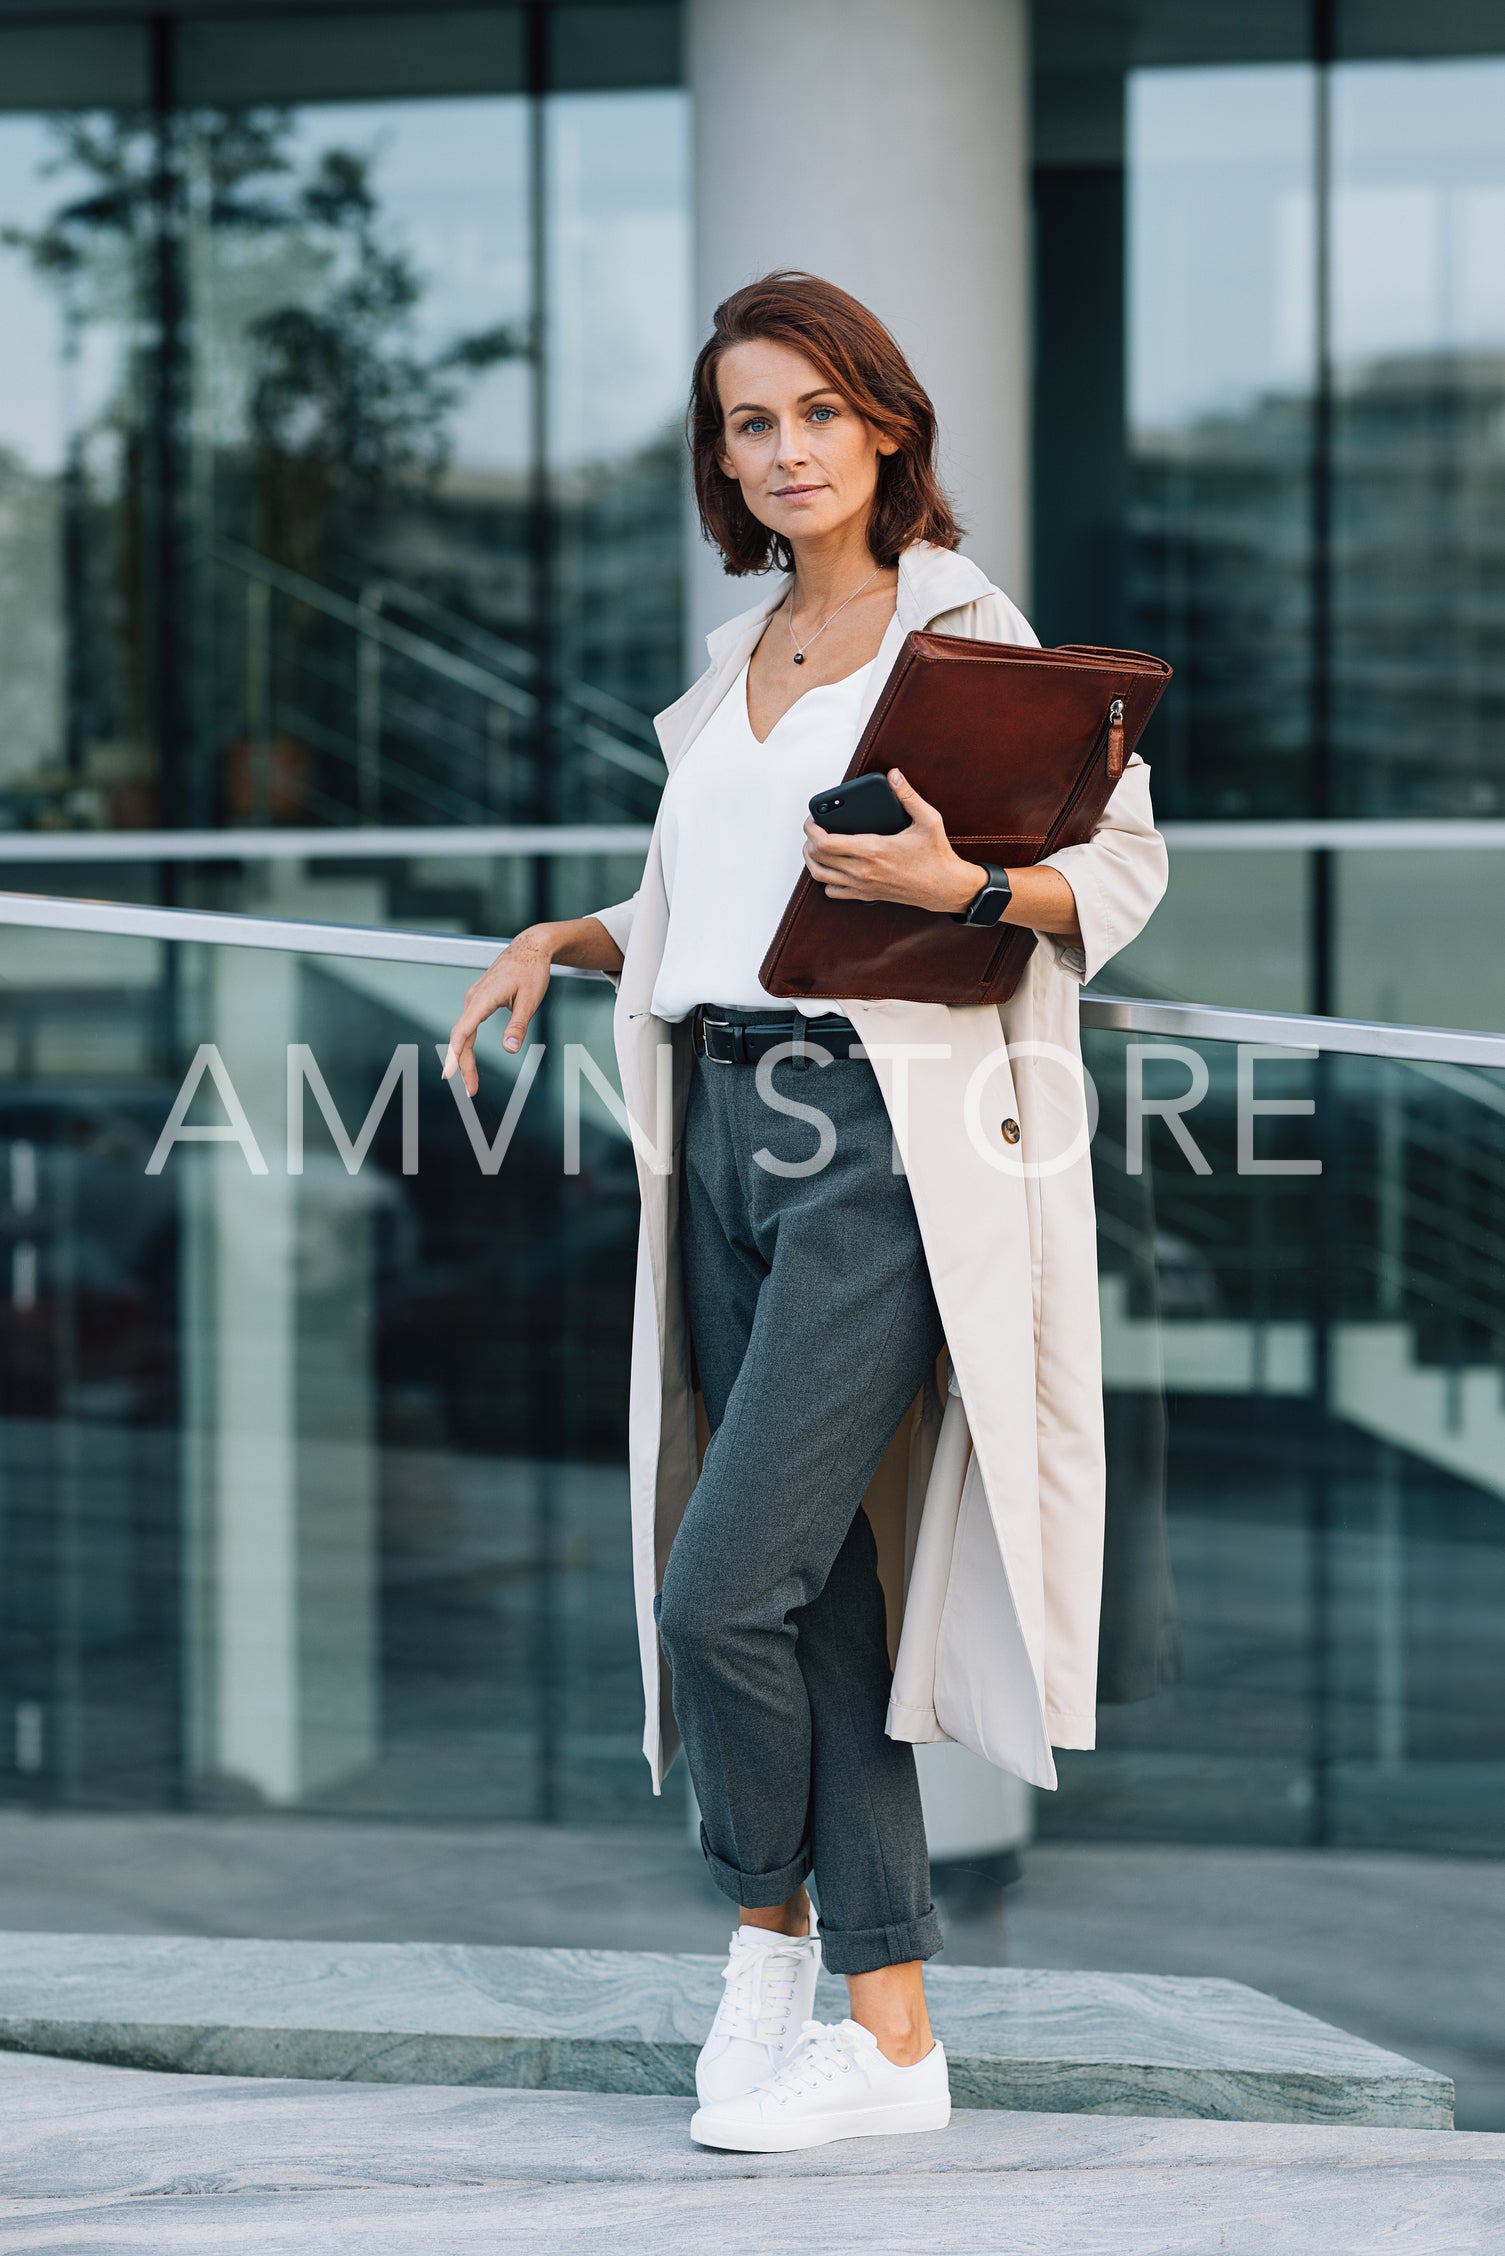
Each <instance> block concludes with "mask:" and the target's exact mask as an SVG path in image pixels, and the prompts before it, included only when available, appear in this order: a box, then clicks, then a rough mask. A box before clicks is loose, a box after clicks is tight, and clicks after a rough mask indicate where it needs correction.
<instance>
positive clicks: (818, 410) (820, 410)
mask: <svg viewBox="0 0 1505 2256" xmlns="http://www.w3.org/2000/svg"><path fill="white" fill-rule="evenodd" d="M835 413H836V410H835V408H834V407H812V408H811V410H810V418H811V421H812V422H813V421H814V419H815V417H816V416H817V415H834V414H835Z"/></svg>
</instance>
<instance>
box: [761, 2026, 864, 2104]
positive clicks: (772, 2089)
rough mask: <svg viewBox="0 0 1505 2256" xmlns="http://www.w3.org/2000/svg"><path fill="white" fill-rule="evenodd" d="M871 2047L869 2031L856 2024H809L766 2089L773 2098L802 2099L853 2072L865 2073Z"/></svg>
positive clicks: (804, 2027)
mask: <svg viewBox="0 0 1505 2256" xmlns="http://www.w3.org/2000/svg"><path fill="white" fill-rule="evenodd" d="M871 2046H872V2039H871V2038H870V2037H869V2036H868V2034H867V2031H866V2030H865V2029H859V2028H858V2026H857V2024H856V2022H855V2021H836V2022H831V2021H806V2022H805V2023H804V2024H803V2025H802V2027H801V2029H800V2035H799V2042H798V2044H796V2046H795V2048H794V2050H793V2052H791V2054H790V2055H789V2058H788V2059H787V2060H786V2061H785V2063H784V2065H783V2067H782V2068H780V2069H779V2071H778V2073H777V2074H776V2075H775V2076H773V2077H772V2078H771V2079H770V2081H769V2082H768V2083H767V2084H766V2085H765V2086H764V2089H765V2091H766V2092H767V2093H768V2094H769V2096H770V2097H771V2098H773V2099H778V2100H785V2099H803V2098H804V2097H805V2095H806V2093H808V2092H812V2091H814V2090H816V2088H817V2087H818V2086H819V2085H821V2084H829V2083H831V2082H832V2081H833V2080H834V2078H835V2077H837V2076H844V2075H846V2074H847V2072H848V2071H849V2070H850V2069H853V2068H859V2069H861V2070H862V2071H863V2073H864V2074H866V2071H867V2067H868V2062H869V2055H870V2051H871Z"/></svg>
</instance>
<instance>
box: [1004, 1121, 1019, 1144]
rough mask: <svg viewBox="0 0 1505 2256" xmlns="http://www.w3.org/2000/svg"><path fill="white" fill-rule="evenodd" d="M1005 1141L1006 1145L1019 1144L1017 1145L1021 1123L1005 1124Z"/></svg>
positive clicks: (1007, 1122)
mask: <svg viewBox="0 0 1505 2256" xmlns="http://www.w3.org/2000/svg"><path fill="white" fill-rule="evenodd" d="M1003 1140H1004V1142H1005V1143H1006V1144H1017V1143H1018V1141H1019V1123H1018V1121H1017V1120H1006V1121H1005V1122H1004V1124H1003Z"/></svg>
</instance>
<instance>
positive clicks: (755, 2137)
mask: <svg viewBox="0 0 1505 2256" xmlns="http://www.w3.org/2000/svg"><path fill="white" fill-rule="evenodd" d="M950 2120H951V2086H950V2083H949V2081H948V2079H947V2075H946V2055H945V2053H944V2052H943V2051H942V2049H941V2047H940V2046H939V2045H938V2044H937V2045H932V2046H931V2048H930V2050H929V2052H927V2053H926V2055H925V2058H924V2059H923V2060H917V2061H916V2062H915V2064H914V2066H913V2067H912V2068H899V2067H896V2066H895V2064H894V2063H893V2061H891V2060H889V2059H887V2058H886V2057H885V2056H884V2054H883V2053H881V2052H880V2051H879V2050H878V2040H877V2038H876V2037H875V2036H874V2035H873V2034H872V2032H871V2030H868V2029H864V2028H861V2027H859V2025H858V2023H857V2022H855V2021H839V2022H837V2023H836V2025H835V2026H834V2027H832V2026H831V2025H830V2024H829V2023H827V2022H824V2021H807V2022H806V2023H805V2026H804V2030H803V2032H802V2033H801V2037H800V2041H799V2043H798V2044H797V2045H796V2047H795V2049H794V2051H793V2052H792V2053H791V2054H790V2056H789V2058H788V2059H787V2060H786V2061H785V2062H784V2064H783V2066H782V2067H781V2068H778V2069H777V2070H775V2072H774V2074H773V2075H772V2076H771V2077H770V2079H769V2081H768V2082H767V2083H766V2084H765V2085H764V2086H763V2088H762V2090H761V2091H754V2092H747V2093H744V2094H743V2096H742V2097H741V2098H738V2099H722V2100H717V2101H716V2102H715V2103H714V2104H713V2105H710V2106H704V2107H700V2108H698V2109H697V2110H696V2112H695V2114H694V2115H693V2116H692V2117H691V2120H690V2136H691V2138H692V2139H694V2140H695V2141H696V2143H697V2144H698V2145H700V2146H726V2147H732V2148H734V2149H735V2151H736V2152H737V2153H739V2154H782V2153H785V2152H786V2151H787V2150H788V2149H789V2148H791V2147H796V2146H825V2145H827V2144H829V2142H830V2141H831V2140H832V2139H844V2138H883V2137H885V2136H887V2135H888V2134H889V2133H890V2132H894V2131H943V2130H944V2129H945V2127H946V2125H947V2124H948V2123H949V2122H950Z"/></svg>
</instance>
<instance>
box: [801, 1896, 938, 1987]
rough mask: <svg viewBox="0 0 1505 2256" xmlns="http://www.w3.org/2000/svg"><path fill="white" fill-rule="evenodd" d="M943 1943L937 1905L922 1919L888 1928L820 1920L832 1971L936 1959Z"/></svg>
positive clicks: (871, 1970)
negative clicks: (936, 1913)
mask: <svg viewBox="0 0 1505 2256" xmlns="http://www.w3.org/2000/svg"><path fill="white" fill-rule="evenodd" d="M941 1947H942V1945H941V1923H940V1921H939V1920H938V1919H937V1918H936V1915H935V1910H934V1907H932V1908H931V1909H930V1910H929V1911H927V1912H924V1913H922V1914H921V1916H920V1917H919V1918H918V1919H903V1920H898V1921H896V1922H894V1923H892V1924H891V1925H889V1926H887V1927H848V1928H840V1927H835V1928H833V1927H828V1926H827V1925H826V1923H825V1921H824V1920H821V1922H820V1959H821V1964H822V1966H824V1967H825V1968H826V1970H827V1972H828V1973H831V1974H876V1973H877V1972H878V1971H879V1970H880V1968H882V1967H885V1966H907V1965H908V1964H909V1963H910V1961H911V1959H916V1958H934V1956H935V1954H936V1952H937V1951H938V1950H939V1949H940V1948H941Z"/></svg>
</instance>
